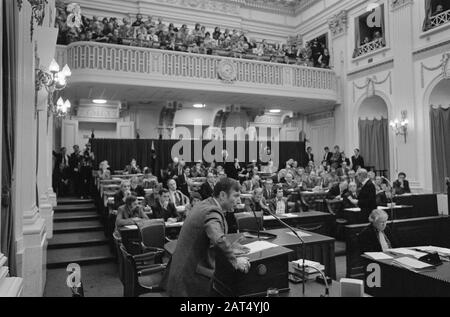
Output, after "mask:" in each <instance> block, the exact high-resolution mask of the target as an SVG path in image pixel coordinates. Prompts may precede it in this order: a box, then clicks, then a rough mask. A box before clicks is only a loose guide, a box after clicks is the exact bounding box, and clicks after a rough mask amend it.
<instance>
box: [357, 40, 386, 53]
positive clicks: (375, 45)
mask: <svg viewBox="0 0 450 317" xmlns="http://www.w3.org/2000/svg"><path fill="white" fill-rule="evenodd" d="M385 46H386V42H385V41H384V39H381V38H380V39H376V40H374V41H372V42H369V43H367V44H364V45H361V46H360V47H358V48H357V49H356V52H355V56H354V57H358V56H362V55H366V54H368V53H371V52H374V51H376V50H379V49H380V48H383V47H385Z"/></svg>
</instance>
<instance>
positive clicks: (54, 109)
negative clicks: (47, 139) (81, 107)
mask: <svg viewBox="0 0 450 317" xmlns="http://www.w3.org/2000/svg"><path fill="white" fill-rule="evenodd" d="M70 76H72V72H71V70H70V68H69V66H67V65H66V66H64V68H63V69H62V70H60V67H59V65H58V63H57V62H56V61H55V60H54V59H53V60H52V62H51V63H50V66H49V68H48V71H44V70H42V69H36V92H38V91H39V90H41V89H42V88H43V87H45V89H46V90H47V92H48V104H47V107H48V115H50V114H51V113H52V114H54V115H55V116H58V117H61V116H63V115H62V114H63V113H67V110H68V109H70V101H68V100H66V101H64V100H62V98H59V99H58V102H57V103H56V104H55V102H54V100H55V95H56V93H57V92H59V91H61V90H63V89H64V88H66V86H67V78H68V77H70ZM36 106H37V105H36ZM64 115H65V114H64Z"/></svg>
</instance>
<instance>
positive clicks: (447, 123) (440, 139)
mask: <svg viewBox="0 0 450 317" xmlns="http://www.w3.org/2000/svg"><path fill="white" fill-rule="evenodd" d="M430 129H431V166H432V169H433V191H434V192H436V193H445V191H446V185H445V177H450V108H447V109H444V108H437V109H433V108H431V110H430Z"/></svg>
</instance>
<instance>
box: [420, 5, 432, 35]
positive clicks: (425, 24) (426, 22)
mask: <svg viewBox="0 0 450 317" xmlns="http://www.w3.org/2000/svg"><path fill="white" fill-rule="evenodd" d="M431 1H432V0H425V1H424V3H425V20H424V21H423V26H422V30H423V31H427V30H429V29H430V27H431V25H430V17H431V14H433V12H431V11H432V10H433V8H432V7H431Z"/></svg>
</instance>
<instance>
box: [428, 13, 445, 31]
mask: <svg viewBox="0 0 450 317" xmlns="http://www.w3.org/2000/svg"><path fill="white" fill-rule="evenodd" d="M448 22H450V10H447V11H444V12H442V13H439V14H437V15H435V16H432V17H431V18H430V28H431V29H434V28H437V27H438V26H441V25H443V24H446V23H448Z"/></svg>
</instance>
